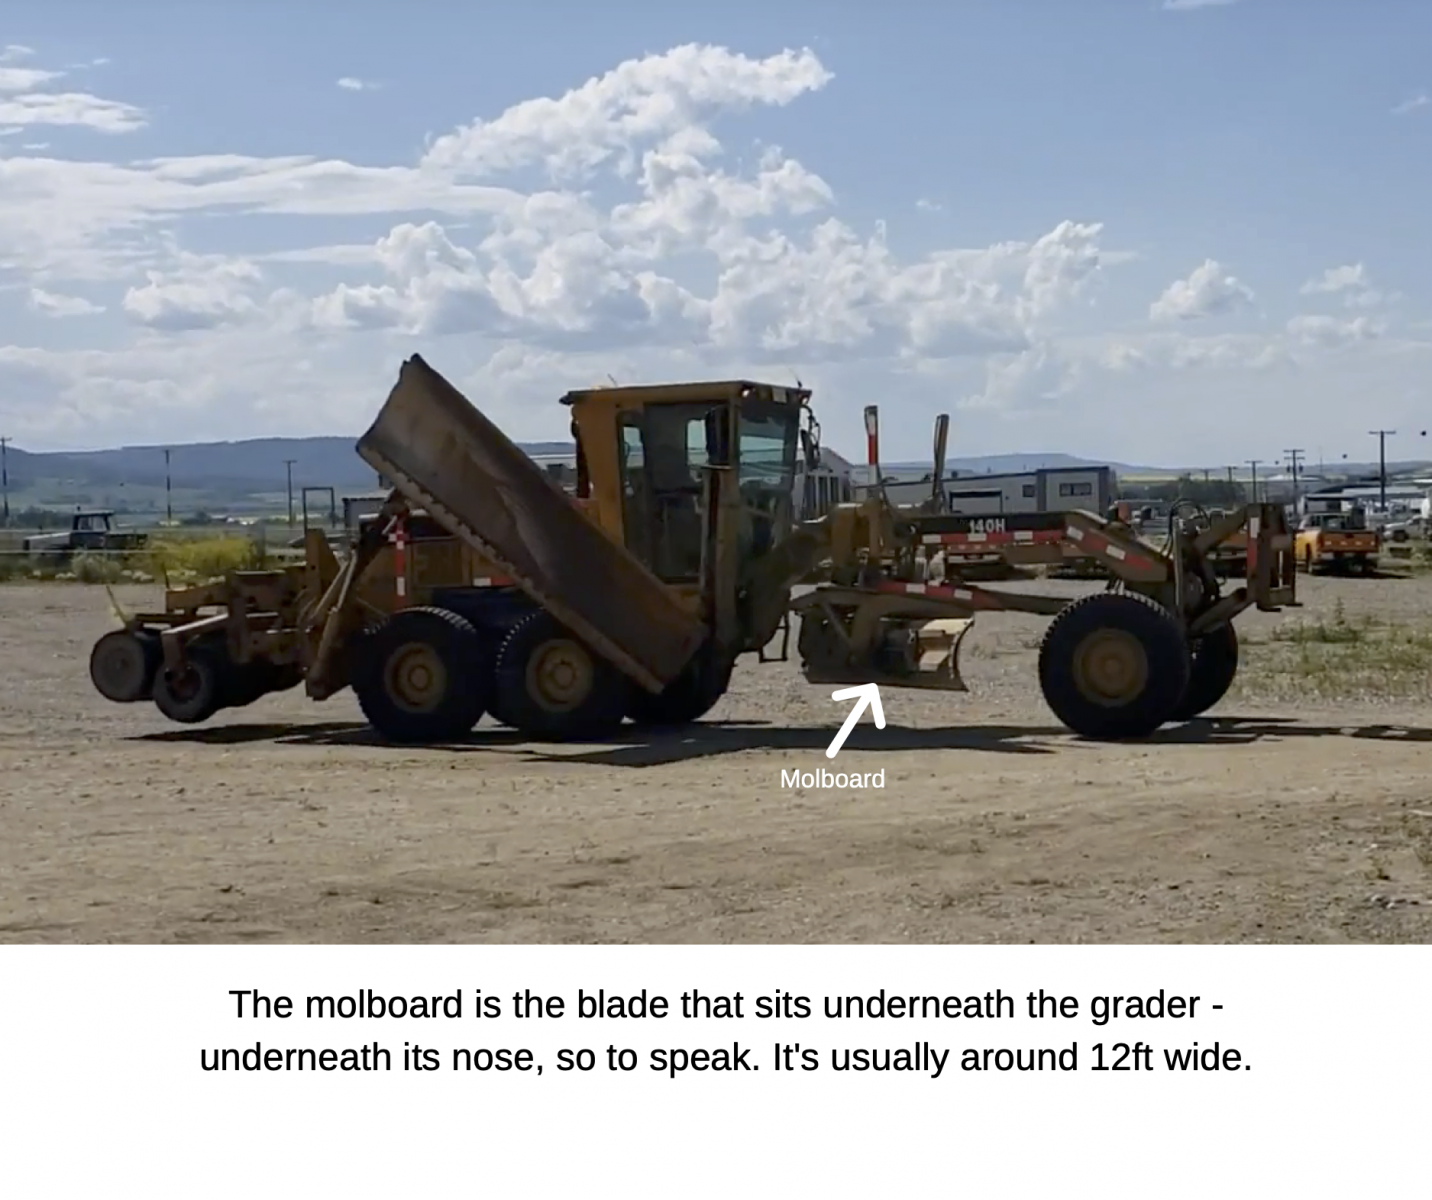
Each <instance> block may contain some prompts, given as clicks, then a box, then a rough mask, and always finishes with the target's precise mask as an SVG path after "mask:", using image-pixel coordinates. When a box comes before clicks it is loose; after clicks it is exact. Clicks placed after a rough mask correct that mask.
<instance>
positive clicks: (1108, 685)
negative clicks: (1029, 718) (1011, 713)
mask: <svg viewBox="0 0 1432 1200" xmlns="http://www.w3.org/2000/svg"><path fill="white" fill-rule="evenodd" d="M1189 662H1190V659H1189V651H1188V646H1187V643H1186V642H1185V641H1184V637H1183V632H1182V631H1181V630H1180V629H1179V627H1178V625H1177V624H1176V623H1175V621H1174V620H1173V618H1172V617H1171V616H1170V615H1169V614H1168V613H1167V612H1165V611H1164V610H1163V609H1162V608H1161V607H1160V606H1159V605H1158V604H1156V603H1155V602H1154V601H1152V600H1150V599H1148V598H1147V597H1145V596H1141V595H1139V594H1138V593H1136V592H1103V593H1100V594H1098V595H1094V596H1085V597H1084V598H1083V599H1081V600H1076V601H1074V603H1072V604H1070V605H1069V606H1068V607H1067V608H1065V609H1064V610H1063V611H1062V612H1061V613H1060V614H1059V615H1058V616H1056V617H1055V618H1054V620H1053V621H1052V622H1051V623H1050V626H1049V628H1048V630H1046V631H1045V634H1044V641H1043V644H1042V645H1041V646H1040V648H1039V683H1040V686H1041V688H1042V689H1043V691H1044V699H1045V702H1046V703H1047V704H1048V705H1049V707H1050V708H1051V709H1053V710H1054V715H1055V716H1057V717H1058V718H1059V719H1060V720H1061V721H1062V722H1063V723H1064V724H1065V725H1067V726H1068V727H1069V728H1070V729H1071V730H1073V731H1074V732H1075V733H1077V734H1079V735H1080V736H1081V737H1086V738H1095V739H1099V740H1102V741H1122V740H1125V739H1131V738H1143V737H1148V736H1149V735H1150V734H1152V733H1153V732H1154V731H1155V730H1157V729H1158V728H1159V727H1160V726H1161V725H1163V724H1165V723H1166V722H1168V721H1171V720H1173V719H1174V716H1173V714H1174V712H1175V710H1176V709H1177V708H1178V706H1179V705H1180V704H1181V703H1182V701H1183V698H1184V693H1185V692H1186V691H1187V690H1188V680H1189V671H1190V666H1189Z"/></svg>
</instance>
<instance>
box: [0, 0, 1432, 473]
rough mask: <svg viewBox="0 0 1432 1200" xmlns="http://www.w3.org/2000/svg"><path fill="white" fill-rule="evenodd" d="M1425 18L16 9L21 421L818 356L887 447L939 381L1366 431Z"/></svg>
mask: <svg viewBox="0 0 1432 1200" xmlns="http://www.w3.org/2000/svg"><path fill="white" fill-rule="evenodd" d="M688 14H689V15H688ZM1429 45H1432V9H1428V8H1427V7H1426V6H1418V5H1414V4H1412V3H1411V2H1410V0H1403V2H1398V3H1394V2H1393V0H1378V2H1377V3H1368V4H1364V5H1352V4H1345V3H1339V2H1337V0H1326V2H1323V3H1317V4H1306V3H1295V2H1294V0H1235V2H1232V3H1222V4H1205V5H1202V6H1199V7H1196V8H1188V9H1185V10H1182V11H1169V10H1167V9H1165V8H1164V7H1162V5H1161V4H1160V0H1081V2H1080V3H1078V4H1072V3H1055V2H1054V0H1040V2H1035V0H1023V2H1020V3H1011V2H1008V0H1007V2H1006V3H1002V4H995V3H963V4H961V3H947V4H945V5H929V4H923V3H921V4H915V3H910V2H908V0H892V2H889V3H886V4H883V5H880V6H870V7H865V6H856V5H831V4H822V5H816V4H813V3H786V4H783V5H779V6H776V5H757V4H750V3H744V2H741V0H737V2H735V3H730V4H726V5H723V6H721V7H720V9H719V10H716V11H713V9H712V8H711V7H710V6H707V5H701V6H697V5H692V4H673V3H667V4H657V3H650V2H644V3H626V4H623V5H619V6H611V5H608V6H602V7H601V8H600V9H596V8H593V7H590V6H586V5H580V4H566V3H548V4H542V3H533V4H528V5H522V6H511V5H495V4H463V5H458V4H451V3H441V4H439V3H434V2H426V3H425V2H423V0H412V2H410V3H409V4H407V5H404V6H402V7H399V6H395V5H381V6H380V5H377V4H366V3H352V4H345V5H343V6H342V7H341V9H340V7H339V6H337V5H325V4H319V3H316V2H315V3H311V4H308V5H302V6H300V5H294V4H291V3H290V4H284V5H280V4H278V3H276V2H275V0H252V2H251V3H248V4H245V5H223V6H220V5H217V4H201V3H188V4H179V3H158V2H156V0H133V2H132V3H130V4H127V5H123V6H121V5H114V4H96V3H91V2H89V0H49V3H44V4H41V3H28V2H26V0H18V2H17V0H12V2H11V3H9V4H7V5H6V8H5V14H4V16H3V17H0V47H3V46H9V47H12V49H11V50H10V51H9V52H8V53H5V55H4V59H3V61H0V131H3V135H0V319H3V322H4V325H3V330H4V332H3V333H0V433H3V434H5V435H7V436H10V437H12V438H14V439H15V440H16V442H17V444H19V445H21V446H25V447H28V448H32V449H52V448H66V447H88V446H102V445H112V444H117V443H122V442H142V441H156V440H168V441H188V440H203V439H210V438H220V437H244V436H266V435H277V434H290V433H291V434H307V433H328V432H339V433H351V432H357V431H359V430H360V429H361V428H362V427H363V425H364V424H365V422H366V421H367V419H368V418H370V417H371V415H372V413H373V412H374V411H375V409H376V407H377V405H378V404H379V403H380V402H381V400H382V398H383V396H384V395H385V394H386V389H387V387H388V386H389V385H390V383H391V378H392V375H393V372H394V371H395V369H396V365H397V363H398V362H399V361H400V360H401V359H402V357H404V356H405V355H406V354H409V353H412V352H414V351H416V352H420V353H422V354H424V355H425V356H427V357H428V358H429V360H430V361H431V362H433V364H434V365H435V366H437V367H438V368H439V369H440V370H442V371H444V372H445V373H446V374H448V375H449V376H450V377H451V378H453V379H454V381H455V382H457V383H459V385H460V386H463V387H464V388H465V389H466V390H468V392H469V394H470V395H471V396H472V397H473V399H474V400H476V401H478V402H479V403H480V404H482V405H483V406H484V407H485V408H488V409H489V410H490V411H492V412H493V413H494V415H496V417H497V418H498V419H499V421H501V422H502V423H503V424H504V425H505V426H506V427H508V428H509V429H510V430H511V431H512V432H513V433H514V434H516V435H517V436H522V437H542V436H560V435H561V433H562V425H563V422H562V416H561V411H560V409H559V408H558V406H557V405H556V404H555V398H556V397H557V396H558V395H560V394H561V393H562V392H563V391H564V390H566V389H567V388H568V387H571V386H584V385H588V384H591V383H594V382H597V381H599V380H601V379H603V378H604V377H605V376H606V375H608V374H609V373H610V374H612V375H615V376H617V377H618V378H620V379H622V380H623V381H627V380H631V381H644V382H653V381H657V380H660V379H664V378H688V377H698V376H703V375H728V374H735V375H763V376H771V377H776V378H778V379H781V378H788V377H789V376H791V375H798V376H800V377H801V378H802V379H803V380H804V381H805V382H806V383H807V384H811V385H813V386H814V387H815V388H816V396H817V403H818V405H819V407H820V410H821V413H822V421H823V424H824V426H825V430H826V437H827V440H828V441H830V442H831V443H832V444H834V445H836V446H841V445H844V446H846V447H847V448H850V449H854V448H855V447H858V446H859V444H860V430H859V412H860V408H861V406H862V405H863V404H865V403H867V402H869V401H871V400H877V401H879V402H880V403H881V404H882V406H883V407H884V409H885V411H886V413H887V417H886V430H887V432H886V442H887V446H886V453H887V456H889V455H895V456H899V457H906V456H909V457H918V456H923V455H924V454H925V453H926V448H927V445H928V441H929V438H928V429H929V424H930V421H931V420H932V419H933V416H934V414H935V413H937V412H939V411H951V412H952V413H953V414H954V425H953V429H952V439H951V452H952V453H956V454H967V453H968V454H974V453H996V452H1011V451H1025V452H1048V451H1067V452H1070V453H1078V454H1085V455H1091V456H1098V457H1105V456H1107V457H1109V458H1113V459H1119V460H1123V461H1140V462H1153V463H1159V464H1180V465H1208V466H1218V465H1221V464H1222V463H1224V462H1233V461H1240V460H1242V459H1246V458H1250V457H1258V458H1264V459H1266V458H1268V457H1270V456H1271V455H1272V454H1274V453H1276V452H1278V451H1281V450H1282V449H1283V448H1285V447H1287V446H1292V445H1298V446H1302V447H1304V448H1306V449H1308V450H1309V452H1310V455H1311V456H1314V457H1315V456H1316V454H1317V451H1318V450H1319V449H1322V450H1323V451H1324V452H1325V453H1326V454H1327V455H1328V456H1329V457H1334V456H1336V455H1337V454H1339V453H1346V452H1352V453H1353V454H1354V455H1355V456H1365V455H1366V454H1367V452H1368V451H1369V449H1371V448H1373V443H1372V442H1371V439H1369V438H1368V436H1367V429H1369V428H1373V427H1377V426H1384V427H1390V428H1397V429H1399V430H1404V429H1405V430H1412V429H1414V428H1415V429H1420V428H1422V427H1423V425H1424V424H1426V423H1428V417H1429V415H1432V413H1429V398H1428V396H1427V389H1426V385H1425V383H1424V382H1423V381H1424V379H1425V378H1426V376H1427V371H1428V366H1429V359H1432V354H1429V351H1432V296H1429V295H1428V285H1427V282H1426V281H1427V280H1428V279H1429V277H1432V272H1429V265H1432V264H1429V262H1428V258H1429V255H1432V250H1429V249H1428V247H1427V244H1426V239H1425V238H1424V237H1423V236H1422V227H1423V224H1424V222H1425V211H1426V200H1425V197H1426V195H1427V182H1428V175H1429V161H1432V160H1429V156H1428V153H1427V150H1428V145H1429V137H1432V124H1429V123H1432V104H1428V103H1427V99H1426V97H1427V96H1429V95H1432V57H1429V53H1428V51H1427V47H1428V46H1429ZM340 80H345V81H347V86H340V84H339V81H340ZM589 81H599V82H595V83H591V84H589ZM584 85H586V86H585V87H584ZM544 98H546V99H545V100H544ZM534 101H540V102H541V103H539V104H536V105H534V104H533V103H532V102H534ZM633 114H635V115H633ZM212 156H242V161H240V160H239V159H238V158H233V159H230V160H228V161H215V160H214V159H213V157H212ZM156 160H164V161H163V162H156ZM534 196H535V197H536V199H532V197H534ZM1402 440H1404V441H1407V440H1408V439H1407V438H1403V439H1402ZM1416 449H1417V450H1420V449H1421V447H1420V446H1419V447H1416ZM1406 450H1407V452H1408V453H1412V452H1414V448H1413V447H1412V445H1411V443H1410V441H1409V444H1408V446H1407V447H1406ZM1389 452H1390V453H1393V452H1395V447H1394V446H1392V445H1390V446H1389Z"/></svg>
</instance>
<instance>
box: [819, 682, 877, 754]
mask: <svg viewBox="0 0 1432 1200" xmlns="http://www.w3.org/2000/svg"><path fill="white" fill-rule="evenodd" d="M830 698H831V699H832V700H854V701H855V707H854V708H852V709H851V710H850V715H849V716H848V717H846V718H845V724H844V725H842V726H841V727H840V731H839V732H838V733H837V734H836V735H835V740H834V741H833V742H831V744H830V748H829V749H828V750H827V751H826V752H825V756H826V758H834V757H835V756H836V755H837V754H839V753H840V748H841V747H842V746H843V745H845V739H846V738H848V737H849V736H850V731H851V730H852V729H854V728H855V723H856V722H857V721H858V720H860V714H861V713H863V712H864V711H865V709H866V708H867V706H868V707H869V709H870V712H871V714H872V715H873V716H874V717H875V728H876V729H884V728H885V709H884V706H882V705H881V703H880V685H879V684H878V683H862V684H861V685H860V686H859V687H852V688H842V689H841V690H840V691H838V692H832V693H831V697H830Z"/></svg>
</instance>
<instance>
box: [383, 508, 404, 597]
mask: <svg viewBox="0 0 1432 1200" xmlns="http://www.w3.org/2000/svg"><path fill="white" fill-rule="evenodd" d="M388 540H389V541H390V542H392V543H393V586H394V587H395V588H396V589H397V592H398V599H399V600H406V599H407V597H408V530H407V526H406V525H405V524H404V522H403V518H402V517H394V518H393V524H392V526H391V527H390V529H389V532H388Z"/></svg>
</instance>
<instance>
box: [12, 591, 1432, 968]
mask: <svg viewBox="0 0 1432 1200" xmlns="http://www.w3.org/2000/svg"><path fill="white" fill-rule="evenodd" d="M1300 585H1301V587H1302V593H1303V597H1302V598H1303V599H1304V600H1305V602H1306V604H1305V607H1304V608H1302V609H1300V610H1297V611H1291V612H1285V613H1282V614H1258V613H1254V614H1248V615H1247V616H1246V618H1245V619H1244V620H1242V621H1240V630H1241V632H1242V634H1243V638H1244V644H1245V659H1244V661H1245V668H1244V670H1243V672H1242V674H1241V676H1240V680H1239V682H1238V684H1237V685H1236V689H1235V693H1234V694H1233V695H1232V696H1230V698H1229V699H1228V700H1226V701H1225V702H1224V703H1223V704H1222V705H1220V707H1219V708H1218V709H1216V710H1215V711H1214V713H1213V714H1212V716H1213V717H1214V718H1215V719H1213V720H1208V721H1199V722H1193V723H1190V724H1188V725H1183V726H1174V727H1170V728H1168V729H1166V730H1164V731H1163V732H1162V733H1161V734H1160V735H1158V736H1157V737H1156V738H1154V739H1153V740H1151V741H1150V742H1148V743H1144V744H1139V745H1123V746H1111V745H1096V744H1090V743H1084V742H1080V741H1078V740H1077V739H1075V738H1073V737H1071V736H1069V735H1068V734H1067V733H1066V732H1065V731H1064V730H1063V729H1062V728H1060V727H1059V726H1058V725H1057V724H1056V722H1055V721H1054V719H1053V718H1052V716H1051V715H1050V713H1049V712H1048V710H1047V709H1046V708H1045V707H1044V705H1043V703H1042V701H1041V699H1040V697H1039V693H1038V688H1037V684H1036V678H1035V669H1034V662H1035V649H1036V647H1037V644H1038V638H1039V635H1040V631H1041V630H1042V628H1043V621H1042V620H1041V619H1039V618H1034V617H1021V616H1018V615H1011V614H995V615H992V616H989V617H981V618H980V621H979V624H978V625H977V627H976V629H975V630H974V632H973V633H972V635H971V637H970V639H969V641H968V642H967V652H966V655H965V658H964V664H965V674H966V677H967V679H968V681H969V684H970V688H971V691H970V693H968V694H966V695H962V696H961V695H948V694H931V693H919V692H897V691H890V690H888V689H887V690H886V691H885V692H884V697H885V712H886V716H887V719H888V721H889V725H888V727H887V728H886V729H885V730H883V731H877V730H875V729H874V728H873V727H870V726H869V725H865V726H862V727H860V728H858V729H857V730H856V732H855V733H854V734H853V735H852V737H851V739H850V741H849V743H848V744H847V749H845V750H844V751H842V753H841V755H840V758H839V760H838V762H839V767H840V769H841V770H843V771H860V772H875V771H883V772H884V777H885V787H884V788H883V789H874V790H865V791H852V790H848V789H834V788H832V789H819V788H815V789H805V790H802V789H792V788H783V787H782V786H781V779H780V774H781V771H782V769H785V770H791V769H795V768H800V769H801V770H806V771H811V770H818V769H819V768H821V767H822V766H825V767H830V766H831V765H832V764H830V763H829V762H828V760H826V759H825V758H824V756H823V754H822V751H823V750H824V748H825V746H826V745H827V744H828V743H829V741H830V739H831V737H832V736H833V733H834V729H835V727H836V726H837V725H838V724H839V722H840V720H841V718H842V717H843V713H844V711H845V709H844V706H837V705H834V704H832V702H831V701H830V699H829V692H830V689H829V688H821V687H815V686H811V685H808V684H806V683H805V682H804V681H803V680H802V679H801V678H800V676H799V673H798V672H797V670H796V669H795V668H794V666H793V665H791V664H769V665H757V664H755V663H743V664H742V665H741V667H740V668H738V671H737V673H736V676H735V678H734V680H733V684H732V688H731V691H730V693H729V694H728V696H727V697H726V698H725V699H724V700H723V701H722V702H721V704H720V705H719V706H718V707H717V709H716V710H715V711H714V712H713V713H712V714H711V717H710V718H709V719H708V720H707V721H706V722H704V723H703V724H702V725H701V726H699V727H697V728H696V729H693V730H691V731H689V732H686V733H683V734H681V735H674V736H666V737H659V738H643V737H638V736H636V735H632V736H630V737H624V738H622V739H619V740H616V741H614V742H611V743H608V744H603V745H600V746H565V747H560V748H553V747H542V746H534V745H530V744H524V743H523V742H522V741H521V740H520V739H518V738H516V737H515V736H514V735H512V734H510V733H509V732H507V731H505V730H502V729H500V728H495V727H494V728H488V727H487V725H486V724H484V725H483V726H480V727H479V729H478V731H477V732H476V733H475V734H474V735H473V737H472V738H471V739H470V740H468V741H467V742H465V743H463V744H461V745H459V746H453V747H445V748H438V749H424V750H414V749H395V748H391V747H386V746H382V745H379V744H375V743H374V742H373V741H372V739H371V738H370V737H369V736H368V734H367V732H366V730H365V729H364V727H363V726H362V724H361V721H360V720H359V718H358V713H357V708H356V705H355V704H354V703H353V701H352V699H351V697H350V696H348V695H346V694H345V695H342V696H339V697H335V698H334V699H333V700H330V701H328V702H327V703H324V704H314V703H311V702H309V701H308V700H306V699H305V698H304V697H303V696H302V694H301V693H298V692H295V693H287V694H284V695H282V696H275V697H268V698H266V699H264V700H263V701H260V702H259V703H258V704H256V705H254V706H252V707H250V708H247V709H243V710H239V711H231V712H225V713H221V714H220V715H219V716H218V717H216V718H215V719H214V720H213V721H212V722H210V723H209V724H208V725H206V726H203V727H199V728H196V729H186V728H180V727H176V726H172V725H168V724H167V723H166V722H165V721H164V720H163V719H162V718H161V717H160V716H159V714H158V713H157V712H156V711H155V709H154V708H153V706H152V705H147V704H142V705H129V706H118V705H111V704H108V703H106V702H105V701H104V700H102V699H101V698H100V697H99V696H97V695H96V694H95V693H94V692H93V690H92V689H91V687H90V685H89V682H88V679H87V674H86V658H87V655H88V652H89V648H90V646H91V645H92V644H93V642H94V640H95V638H96V637H98V636H99V635H100V634H101V633H103V632H104V631H105V630H106V629H107V628H109V627H110V623H111V620H112V618H111V617H110V615H109V611H108V603H107V600H106V598H105V595H104V592H103V590H102V589H97V588H86V587H83V586H76V585H12V586H5V587H0V645H3V649H4V652H5V657H6V661H8V662H10V663H11V664H12V666H13V667H14V668H15V669H14V670H13V673H12V677H13V679H14V680H15V683H14V684H13V685H12V686H11V687H10V688H9V689H7V690H6V691H5V692H4V693H3V694H0V771H4V772H5V774H6V779H7V784H6V786H5V788H4V789H3V791H2V792H0V813H3V828H4V830H5V837H4V838H3V843H2V844H0V939H4V940H9V941H23V942H36V941H47V942H108V941H119V942H136V941H140V942H240V941H268V942H352V941H365V942H480V941H495V942H516V941H539V942H692V941H695V942H809V941H820V942H908V941H921V942H936V941H951V942H991V941H993V942H1010V941H1017V942H1024V941H1038V942H1308V941H1312V942H1329V941H1334V942H1343V941H1368V942H1423V941H1426V940H1427V939H1428V938H1429V936H1432V797H1429V795H1428V788H1427V784H1426V780H1425V769H1426V763H1427V751H1425V750H1423V749H1422V748H1421V743H1423V742H1426V741H1427V740H1429V739H1432V721H1429V720H1428V716H1427V704H1426V702H1427V699H1428V689H1429V673H1428V664H1429V660H1432V651H1428V650H1427V648H1426V646H1427V630H1428V628H1429V625H1432V579H1428V578H1426V577H1424V578H1418V579H1369V580H1362V579H1314V580H1311V581H1300ZM1020 586H1025V587H1029V588H1031V590H1041V591H1047V592H1055V593H1059V594H1068V595H1077V594H1080V593H1082V592H1084V591H1087V590H1089V588H1090V586H1091V585H1088V584H1078V583H1067V582H1059V583H1055V582H1042V583H1039V584H1035V585H1020ZM121 598H122V599H123V601H124V602H125V603H127V604H131V605H135V606H139V605H142V604H143V605H154V604H156V603H157V592H155V591H154V590H153V589H147V588H130V589H124V590H123V591H122V593H121ZM1299 627H1301V629H1302V630H1303V632H1302V634H1298V633H1297V630H1298V628H1299ZM1345 627H1346V628H1350V629H1352V630H1353V631H1354V632H1353V633H1352V634H1349V635H1346V636H1344V635H1342V634H1339V633H1337V630H1339V629H1343V628H1345ZM1330 631H1331V632H1330ZM1419 656H1420V657H1419Z"/></svg>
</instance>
